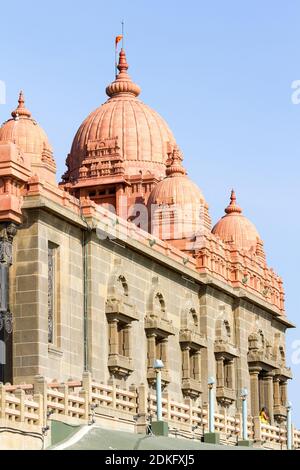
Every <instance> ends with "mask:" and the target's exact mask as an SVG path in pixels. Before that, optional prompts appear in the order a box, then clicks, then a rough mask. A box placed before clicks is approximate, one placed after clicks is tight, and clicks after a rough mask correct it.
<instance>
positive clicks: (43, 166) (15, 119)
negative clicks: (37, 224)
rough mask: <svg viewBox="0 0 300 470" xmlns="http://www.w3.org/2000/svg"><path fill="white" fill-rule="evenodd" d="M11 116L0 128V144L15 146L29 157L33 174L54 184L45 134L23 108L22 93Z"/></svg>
mask: <svg viewBox="0 0 300 470" xmlns="http://www.w3.org/2000/svg"><path fill="white" fill-rule="evenodd" d="M11 115H12V117H11V119H8V120H7V121H6V122H4V124H3V125H2V126H1V127H0V142H12V143H14V144H16V145H17V146H18V147H20V148H21V149H22V151H23V152H24V154H25V155H26V156H28V157H29V161H30V166H31V169H32V171H33V173H34V174H38V175H39V176H40V177H41V178H42V179H45V180H47V181H49V182H52V183H55V171H56V165H55V161H54V159H53V154H52V148H51V146H50V144H49V141H48V137H47V134H46V133H45V131H44V130H43V129H42V128H41V127H40V126H39V125H38V123H37V122H36V121H35V120H34V119H33V118H32V117H31V112H30V111H29V110H28V109H27V108H26V107H25V100H24V95H23V92H22V91H21V92H20V94H19V99H18V106H17V108H16V109H15V110H14V111H13V112H12V113H11Z"/></svg>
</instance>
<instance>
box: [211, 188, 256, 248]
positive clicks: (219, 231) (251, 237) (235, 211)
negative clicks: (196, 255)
mask: <svg viewBox="0 0 300 470" xmlns="http://www.w3.org/2000/svg"><path fill="white" fill-rule="evenodd" d="M225 213H226V215H224V216H223V217H222V219H220V220H219V222H217V223H216V225H215V226H214V228H213V229H212V233H213V234H214V235H217V236H218V237H219V238H221V240H223V241H224V242H225V243H232V244H234V245H235V246H236V247H237V248H239V249H241V250H245V251H250V250H251V251H255V252H256V251H257V249H258V247H261V245H262V242H261V239H260V236H259V233H258V231H257V230H256V227H255V226H254V224H253V223H252V222H250V220H248V219H247V218H246V217H245V216H244V215H243V214H242V209H241V208H240V207H239V206H238V205H237V204H236V195H235V192H234V190H232V191H231V197H230V203H229V206H228V207H226V209H225Z"/></svg>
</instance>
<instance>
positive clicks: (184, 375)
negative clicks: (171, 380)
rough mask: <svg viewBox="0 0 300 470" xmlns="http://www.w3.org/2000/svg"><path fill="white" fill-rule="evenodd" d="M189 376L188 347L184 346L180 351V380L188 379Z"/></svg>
mask: <svg viewBox="0 0 300 470" xmlns="http://www.w3.org/2000/svg"><path fill="white" fill-rule="evenodd" d="M190 376H191V364H190V347H189V346H185V347H184V349H183V350H182V378H183V379H189V378H190Z"/></svg>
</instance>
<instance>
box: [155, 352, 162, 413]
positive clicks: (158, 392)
mask: <svg viewBox="0 0 300 470" xmlns="http://www.w3.org/2000/svg"><path fill="white" fill-rule="evenodd" d="M163 367H164V363H163V361H161V360H160V359H155V361H154V364H153V368H154V370H155V372H156V416H157V421H162V402H161V370H162V369H163Z"/></svg>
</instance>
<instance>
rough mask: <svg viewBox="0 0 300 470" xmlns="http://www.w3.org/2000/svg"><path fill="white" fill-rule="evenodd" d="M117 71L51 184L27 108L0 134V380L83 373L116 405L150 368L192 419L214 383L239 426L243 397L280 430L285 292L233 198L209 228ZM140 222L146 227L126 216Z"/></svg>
mask: <svg viewBox="0 0 300 470" xmlns="http://www.w3.org/2000/svg"><path fill="white" fill-rule="evenodd" d="M127 69H128V65H127V62H126V56H125V52H124V51H123V50H122V51H121V53H120V62H119V74H118V76H117V78H116V80H115V81H114V82H113V83H112V84H111V85H110V86H109V87H108V88H107V94H108V96H109V100H108V101H107V102H106V103H105V104H104V105H102V106H101V107H100V108H98V110H96V111H95V112H94V113H92V114H91V115H90V116H89V117H88V118H87V120H86V121H84V123H83V124H82V126H81V127H80V130H79V131H78V133H77V134H76V137H75V139H74V143H73V146H72V149H71V153H70V155H69V156H68V158H67V167H68V170H67V172H66V174H65V175H64V177H63V182H62V183H61V184H60V185H57V184H56V183H55V181H54V173H55V163H54V160H53V157H52V150H51V147H50V145H49V142H48V140H47V137H46V135H45V133H44V131H43V130H41V128H39V126H38V125H37V124H36V122H35V121H34V120H33V119H32V118H31V113H30V112H29V111H28V110H27V109H26V108H25V106H24V97H23V94H21V95H20V98H19V105H18V108H17V109H16V110H15V111H13V113H12V119H9V120H8V121H7V122H6V123H4V125H3V126H2V127H1V129H0V224H1V227H0V254H1V255H0V267H1V296H0V300H1V323H0V327H1V328H0V331H1V335H2V336H3V335H4V331H6V333H7V325H8V318H9V315H10V312H12V318H13V329H12V333H9V334H10V338H7V337H3V338H4V341H2V343H1V344H4V346H5V348H6V349H7V351H6V352H7V354H8V355H7V357H9V358H10V360H9V361H7V362H6V363H5V364H3V365H1V380H2V381H4V382H7V381H9V382H13V383H14V384H22V383H29V384H30V383H33V382H34V380H36V379H35V377H36V376H41V377H43V378H44V380H48V381H53V380H54V381H56V382H59V383H61V382H65V381H68V380H75V381H76V380H77V381H78V380H80V378H81V377H82V374H83V373H86V372H89V373H90V374H91V376H92V377H93V379H94V380H95V381H97V382H98V383H100V384H101V383H102V384H107V386H109V387H113V389H114V390H116V387H120V388H121V389H122V390H124V391H126V390H129V389H130V388H132V387H133V388H135V389H137V388H138V387H142V388H143V390H144V392H143V394H144V395H145V396H150V395H151V393H152V391H153V388H154V386H155V381H156V376H155V371H154V369H153V362H154V360H155V359H161V360H162V361H163V363H164V369H163V371H162V383H163V387H164V394H165V396H167V397H168V400H170V399H171V400H175V402H176V403H182V404H183V405H184V404H188V405H189V409H190V410H192V408H193V406H195V407H198V408H199V409H200V407H201V409H203V410H204V409H206V407H207V402H208V387H207V382H208V378H209V377H214V378H215V379H216V386H215V393H216V406H217V408H216V409H217V411H218V412H220V413H222V416H225V415H226V416H227V415H228V416H229V417H232V419H233V417H235V416H236V415H237V414H238V413H240V411H241V399H240V391H241V389H242V388H244V387H246V388H247V389H248V390H249V398H248V400H249V408H248V409H249V413H250V414H251V415H252V416H253V417H254V418H257V415H258V413H259V410H260V409H261V408H262V407H263V406H266V407H267V408H268V409H269V413H270V420H271V423H275V422H278V423H280V422H282V421H284V420H285V416H286V408H285V405H286V400H287V380H288V379H290V378H291V371H290V370H289V368H288V367H287V364H286V360H285V331H286V329H287V328H290V327H292V326H293V325H292V324H291V323H289V321H288V320H287V317H286V314H285V309H284V291H283V285H282V280H281V278H280V277H279V276H278V275H277V274H276V273H275V272H274V271H273V270H272V269H270V268H269V267H268V266H267V262H266V256H265V253H264V250H263V243H262V241H261V239H260V237H259V235H258V232H257V230H256V228H255V227H254V225H253V224H252V223H250V221H248V219H246V218H245V217H244V216H243V215H242V210H241V209H240V208H239V207H238V206H237V204H236V196H235V193H234V191H232V194H231V201H230V204H229V206H228V207H227V208H226V210H225V212H226V215H225V216H224V217H223V218H222V219H221V220H220V221H219V222H218V223H217V224H216V226H215V227H214V228H213V229H212V227H211V220H210V216H209V211H208V205H207V203H206V201H205V199H204V197H203V195H202V193H201V191H200V190H199V188H197V186H196V185H195V184H194V183H192V182H191V180H189V178H188V177H187V176H186V171H185V170H184V168H183V166H182V160H183V156H182V154H181V152H180V150H179V148H178V146H177V145H176V142H175V140H174V137H173V135H172V134H171V131H170V130H169V128H168V126H167V124H166V123H165V122H164V121H163V120H162V118H160V117H159V116H158V115H157V113H155V112H154V111H153V110H151V109H150V108H149V107H147V106H146V105H144V104H143V103H142V102H141V101H139V100H138V99H137V96H138V94H139V91H140V89H139V87H137V85H135V84H134V83H133V82H132V81H131V79H130V77H129V75H128V74H127ZM121 111H122V113H121ZM120 113H121V114H120ZM124 116H125V117H126V119H125V118H124ZM20 123H21V125H20ZM18 129H22V135H21V134H20V135H18ZM117 133H119V134H120V135H122V143H120V144H119V143H118V139H117V135H116V134H117ZM15 134H16V135H15ZM12 135H14V138H12ZM24 136H25V140H24ZM24 141H25V144H26V145H25V144H24ZM149 162H150V163H151V164H150V163H149ZM124 201H125V203H124ZM132 203H135V204H136V203H138V204H139V206H138V208H137V207H136V206H134V207H133V208H132V206H131V205H132ZM147 204H148V205H147ZM152 204H153V205H154V204H155V205H158V211H157V212H156V213H155V214H154V216H153V217H152V215H153V214H152V213H151V214H148V212H147V210H149V209H150V210H151V207H150V206H151V205H152ZM199 206H201V207H200V209H201V210H199ZM191 207H192V210H193V213H192V214H190V213H189V215H188V231H187V232H185V231H184V234H183V235H182V236H181V237H180V236H178V226H179V223H180V224H182V223H184V220H185V219H186V217H185V215H186V209H190V208H191ZM165 209H167V214H168V217H169V219H168V220H170V223H171V227H170V229H171V230H170V232H169V235H168V236H166V237H164V236H163V230H162V229H163V228H164V225H165V224H166V220H165V219H164V214H165ZM178 209H180V211H179V212H180V215H178V212H177V211H178ZM144 210H145V211H146V218H145V220H146V222H147V224H146V226H145V225H144V224H143V223H142V222H145V220H143V221H142V217H139V216H137V215H136V214H137V213H139V211H140V212H143V211H144ZM198 211H199V212H198ZM153 221H154V222H155V224H154V225H155V227H154V226H153ZM139 222H140V223H139ZM148 222H150V225H149V224H148ZM199 225H200V228H199ZM157 235H158V236H157ZM11 253H12V255H11ZM8 272H9V278H8ZM8 280H9V282H8ZM5 322H6V323H5ZM5 325H6V330H5ZM2 336H1V338H2ZM124 393H125V395H126V392H124ZM149 394H150V395H149ZM198 408H197V409H198ZM145 412H146V411H145ZM226 419H227V418H226Z"/></svg>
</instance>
